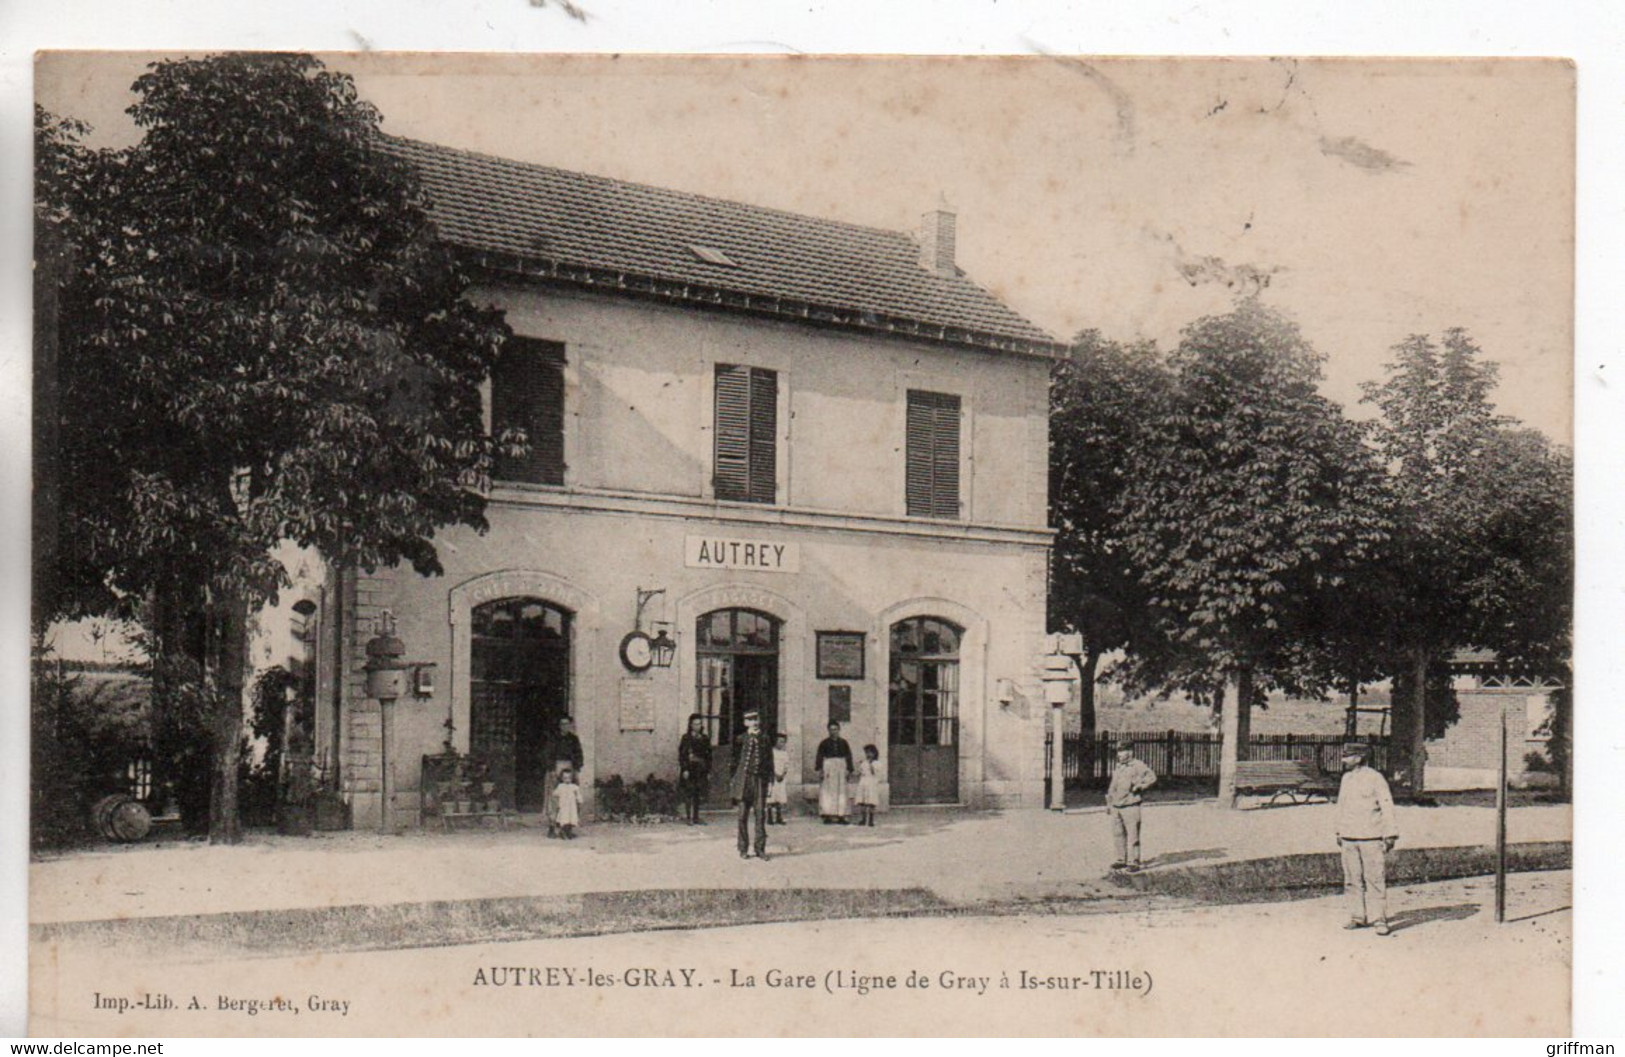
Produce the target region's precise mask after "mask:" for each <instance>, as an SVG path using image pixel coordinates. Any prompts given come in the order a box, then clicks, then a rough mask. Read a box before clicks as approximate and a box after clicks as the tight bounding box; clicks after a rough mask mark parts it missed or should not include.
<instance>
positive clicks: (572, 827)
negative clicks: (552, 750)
mask: <svg viewBox="0 0 1625 1057" xmlns="http://www.w3.org/2000/svg"><path fill="white" fill-rule="evenodd" d="M553 803H554V805H555V810H556V811H557V812H558V817H557V818H555V819H554V820H553V821H554V824H555V825H557V826H558V827H559V836H561V837H563V838H564V839H565V840H575V839H576V827H577V826H579V825H581V787H580V786H578V785H576V775H575V772H574V771H572V770H571V769H570V768H568V767H566V768H564V769H563V770H561V771H560V772H559V784H558V785H557V786H555V787H554V789H553Z"/></svg>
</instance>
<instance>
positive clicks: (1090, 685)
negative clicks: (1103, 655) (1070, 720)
mask: <svg viewBox="0 0 1625 1057" xmlns="http://www.w3.org/2000/svg"><path fill="white" fill-rule="evenodd" d="M1073 660H1074V661H1076V662H1077V664H1078V733H1079V735H1080V736H1081V737H1082V739H1083V744H1085V745H1088V744H1090V743H1091V742H1093V741H1094V740H1095V723H1096V716H1095V673H1096V672H1097V671H1099V669H1100V651H1099V650H1096V649H1090V650H1088V651H1087V652H1086V653H1085V654H1084V655H1083V656H1082V657H1074V658H1073Z"/></svg>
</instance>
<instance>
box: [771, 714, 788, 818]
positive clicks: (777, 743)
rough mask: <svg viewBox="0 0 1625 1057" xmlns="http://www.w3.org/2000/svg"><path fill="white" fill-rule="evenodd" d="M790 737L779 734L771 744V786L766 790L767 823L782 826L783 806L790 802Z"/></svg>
mask: <svg viewBox="0 0 1625 1057" xmlns="http://www.w3.org/2000/svg"><path fill="white" fill-rule="evenodd" d="M789 779H790V737H789V735H787V734H780V735H779V736H778V738H776V739H775V740H774V742H773V784H772V785H771V786H769V787H768V790H767V821H768V822H769V823H770V824H772V825H775V826H782V825H784V805H786V804H788V803H789V802H790V781H789Z"/></svg>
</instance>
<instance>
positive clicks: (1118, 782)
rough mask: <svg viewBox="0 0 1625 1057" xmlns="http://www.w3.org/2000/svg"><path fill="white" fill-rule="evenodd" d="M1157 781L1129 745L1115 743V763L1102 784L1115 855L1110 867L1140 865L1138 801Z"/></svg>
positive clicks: (1130, 869) (1134, 869)
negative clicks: (1107, 778) (1110, 778)
mask: <svg viewBox="0 0 1625 1057" xmlns="http://www.w3.org/2000/svg"><path fill="white" fill-rule="evenodd" d="M1156 782H1157V775H1156V772H1155V771H1153V770H1151V768H1149V767H1147V766H1146V765H1145V763H1144V761H1141V760H1136V759H1135V758H1134V747H1133V746H1132V745H1119V746H1118V747H1117V766H1116V767H1113V768H1112V782H1111V785H1109V786H1107V788H1106V815H1107V817H1108V818H1110V819H1111V821H1112V838H1113V839H1114V840H1115V841H1116V843H1117V858H1116V859H1114V860H1113V861H1112V869H1114V870H1127V871H1128V872H1129V873H1138V872H1139V869H1140V802H1141V801H1142V800H1143V799H1145V798H1144V796H1143V795H1142V794H1143V793H1144V792H1145V791H1146V790H1147V789H1150V788H1151V787H1152V786H1153V785H1155V784H1156Z"/></svg>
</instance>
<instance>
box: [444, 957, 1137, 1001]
mask: <svg viewBox="0 0 1625 1057" xmlns="http://www.w3.org/2000/svg"><path fill="white" fill-rule="evenodd" d="M471 982H472V984H473V986H475V987H542V988H569V987H595V988H631V989H643V990H670V989H692V988H701V987H708V986H709V987H725V988H746V989H760V990H766V991H824V992H827V993H829V994H835V993H837V992H851V993H855V994H858V995H867V994H871V993H874V992H881V991H948V992H952V993H955V994H968V995H985V994H987V993H988V992H990V991H1121V992H1127V993H1130V994H1136V995H1139V996H1144V995H1147V994H1150V992H1151V987H1152V981H1151V974H1150V973H1148V972H1145V971H1143V970H1134V969H1085V970H1081V971H1071V972H1066V973H1053V972H1039V971H1036V970H1029V969H1015V970H1006V971H1001V972H998V973H991V974H990V973H985V972H984V973H974V972H961V971H957V970H953V969H942V970H921V969H914V970H910V971H908V972H905V973H895V972H893V973H884V972H861V971H859V970H855V969H826V970H822V971H819V972H803V971H796V970H790V969H777V968H775V969H767V970H762V971H756V970H752V971H746V970H742V969H726V970H723V972H722V973H721V974H720V975H716V974H708V973H702V972H701V971H700V970H699V969H696V968H686V969H684V968H679V969H666V968H652V967H650V966H629V967H624V968H621V967H617V968H613V969H599V968H594V967H591V966H587V967H584V968H574V967H566V966H560V965H547V966H531V965H492V966H480V967H479V968H476V969H475V970H474V978H473V980H472V981H471Z"/></svg>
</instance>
